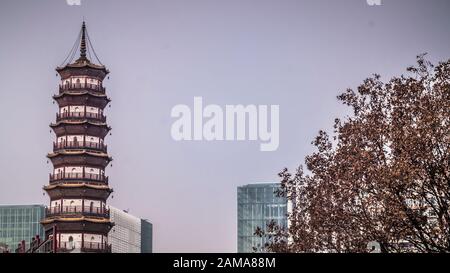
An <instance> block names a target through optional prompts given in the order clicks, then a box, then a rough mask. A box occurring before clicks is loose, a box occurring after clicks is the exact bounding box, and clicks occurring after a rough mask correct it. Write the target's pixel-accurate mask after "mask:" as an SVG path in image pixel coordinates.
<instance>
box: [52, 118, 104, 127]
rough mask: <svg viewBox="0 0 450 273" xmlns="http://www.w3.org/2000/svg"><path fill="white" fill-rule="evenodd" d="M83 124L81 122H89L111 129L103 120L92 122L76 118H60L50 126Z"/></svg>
mask: <svg viewBox="0 0 450 273" xmlns="http://www.w3.org/2000/svg"><path fill="white" fill-rule="evenodd" d="M61 124H62V125H83V124H90V125H94V126H102V127H106V128H107V129H111V127H109V126H108V125H107V124H106V123H105V122H92V121H89V120H87V119H84V120H81V121H78V120H76V121H75V120H74V121H72V120H61V121H58V122H56V123H51V124H50V127H52V128H54V127H58V126H59V125H61Z"/></svg>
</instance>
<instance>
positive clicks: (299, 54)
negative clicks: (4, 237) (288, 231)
mask: <svg viewBox="0 0 450 273" xmlns="http://www.w3.org/2000/svg"><path fill="white" fill-rule="evenodd" d="M449 14H450V1H448V0H435V1H430V0H422V1H419V0H416V1H413V0H382V5H381V6H369V5H367V3H366V1H365V0H342V1H336V0H329V1H319V0H309V1H306V0H305V1H300V0H245V1H242V0H227V1H225V0H222V1H219V0H189V1H188V0H178V1H173V0H158V1H156V0H142V1H136V0H122V1H118V0H82V5H81V6H69V5H67V4H66V1H65V0H39V1H36V0H2V1H1V2H0V37H1V42H0V82H1V87H0V116H1V117H2V118H1V119H0V122H1V124H0V128H1V133H0V204H30V203H38V204H48V196H44V195H43V191H42V186H43V185H44V184H47V183H48V173H50V172H51V171H52V168H51V164H47V159H46V154H47V152H49V151H51V148H52V141H53V140H54V135H53V134H52V133H50V128H49V127H48V125H49V123H50V122H52V121H53V120H54V119H55V113H56V111H57V107H56V105H54V104H53V103H52V98H51V97H52V95H53V94H55V93H56V92H57V85H58V78H57V77H56V72H55V70H54V69H55V67H56V66H58V65H59V64H60V63H61V62H62V61H63V60H64V58H65V57H66V55H67V54H68V52H69V51H70V49H71V47H72V45H73V42H74V41H75V39H76V35H77V34H78V32H79V28H80V26H81V22H82V20H83V17H84V18H85V19H86V21H87V26H88V30H89V34H90V37H91V40H92V42H93V44H94V47H95V49H96V51H97V53H98V55H99V57H100V59H101V60H102V62H103V63H104V64H105V65H106V66H107V67H108V68H109V69H110V70H111V72H112V73H111V78H110V79H109V80H107V81H106V82H105V85H106V86H107V93H108V95H109V96H110V98H111V99H112V103H111V108H108V109H107V116H108V123H109V124H110V125H111V126H112V127H113V130H112V136H108V138H107V141H106V142H107V143H108V145H109V147H108V148H109V152H110V154H111V155H112V157H113V158H114V161H113V166H112V167H108V169H107V174H108V175H109V177H110V183H111V185H112V187H113V188H114V197H113V198H112V199H111V198H110V199H109V203H110V204H112V205H114V206H116V207H119V208H123V209H130V213H132V214H134V215H136V216H138V217H141V218H146V219H148V220H149V221H151V222H152V223H153V224H154V250H155V251H156V252H193V251H195V252H235V251H236V226H237V221H236V214H237V213H236V187H237V186H239V185H243V184H248V183H255V182H268V181H278V177H277V173H278V172H279V171H280V170H282V169H283V168H284V167H289V168H290V169H293V168H295V167H296V166H298V164H300V163H302V162H303V158H304V156H305V155H306V154H308V153H310V152H311V151H312V150H313V148H312V146H311V145H310V143H311V140H312V139H313V137H314V136H315V135H316V134H317V132H318V130H319V129H321V128H323V129H330V128H331V126H332V124H333V120H334V117H337V116H342V115H345V113H346V108H344V107H343V106H341V105H340V104H339V103H338V101H337V100H336V95H338V94H339V93H340V92H342V91H344V90H345V89H346V88H348V87H356V86H357V85H358V84H359V83H361V82H362V81H363V79H364V78H366V77H367V76H369V75H370V74H372V73H380V74H381V75H382V76H383V77H384V78H386V77H391V76H393V75H399V74H401V73H404V71H405V68H406V67H407V66H409V65H412V64H414V62H415V56H416V55H418V54H420V53H423V52H428V53H429V58H430V59H431V60H432V61H434V62H435V61H437V60H444V59H448V58H450V46H449V45H450V16H449ZM194 96H202V97H203V103H204V104H218V105H225V104H244V105H246V104H265V105H273V104H276V105H280V146H279V149H278V150H277V151H275V152H260V151H259V143H257V142H249V141H241V142H175V141H174V140H172V137H171V135H170V127H171V125H172V123H173V122H174V119H173V118H171V117H170V112H171V109H172V107H173V106H175V105H177V104H187V105H190V106H191V107H192V105H193V98H194Z"/></svg>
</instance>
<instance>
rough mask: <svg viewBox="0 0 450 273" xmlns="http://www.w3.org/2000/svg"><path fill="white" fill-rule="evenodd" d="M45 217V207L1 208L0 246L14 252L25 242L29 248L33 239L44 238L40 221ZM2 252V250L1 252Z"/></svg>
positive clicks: (13, 206) (14, 206) (19, 206)
mask: <svg viewBox="0 0 450 273" xmlns="http://www.w3.org/2000/svg"><path fill="white" fill-rule="evenodd" d="M44 217H45V206H43V205H12V206H0V245H1V246H2V248H3V250H5V249H6V248H7V249H8V250H9V251H11V252H13V251H14V250H15V249H16V248H17V246H18V244H19V243H20V242H21V241H22V240H25V244H26V245H27V246H28V245H29V242H30V240H31V238H32V237H34V236H36V235H39V236H40V237H41V238H44V229H43V227H42V225H41V224H40V221H41V220H42V219H43V218H44ZM0 252H2V250H0Z"/></svg>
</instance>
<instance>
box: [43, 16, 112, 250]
mask: <svg viewBox="0 0 450 273" xmlns="http://www.w3.org/2000/svg"><path fill="white" fill-rule="evenodd" d="M78 49H79V50H78ZM78 51H79V58H78V59H76V60H75V61H72V60H73V59H74V56H76V53H78ZM91 53H93V54H95V57H96V58H97V61H98V64H95V63H94V62H92V61H91V60H92V58H91ZM88 56H89V58H88ZM70 57H71V58H70ZM67 60H69V61H68V62H66V61H67ZM56 71H57V72H58V74H59V76H60V78H61V82H60V85H59V92H58V94H56V95H54V96H53V99H54V100H55V101H56V103H57V105H58V113H57V114H56V121H55V122H54V123H52V124H50V127H51V128H52V129H53V131H54V133H55V135H56V136H55V141H54V143H53V151H52V152H50V153H49V154H48V155H47V157H48V158H49V159H50V161H51V163H52V164H53V172H52V173H51V174H50V177H49V184H47V185H46V186H44V190H45V191H46V192H47V194H48V196H49V197H50V204H49V206H48V207H47V209H46V218H45V219H44V220H42V222H41V223H42V225H43V226H44V229H45V232H46V237H47V239H49V238H50V239H51V240H53V241H54V249H53V252H111V245H110V244H108V232H109V230H110V229H111V227H112V225H113V224H112V223H111V221H110V213H109V209H108V207H107V205H106V201H107V199H108V197H109V195H110V194H111V193H112V189H111V188H110V187H109V184H108V177H107V176H106V174H105V168H106V167H107V166H108V164H109V163H110V162H111V160H112V158H111V157H109V156H108V150H107V145H106V144H105V137H106V135H107V134H108V132H109V131H110V130H111V128H110V127H109V126H108V125H107V123H106V117H105V115H104V109H105V107H106V106H107V105H108V103H109V102H110V99H109V98H108V97H107V96H106V93H105V87H103V80H104V79H105V77H106V76H107V75H108V73H109V71H108V70H107V69H106V67H105V66H104V65H103V64H101V62H100V60H98V57H97V55H96V53H95V51H94V49H93V47H92V44H91V42H90V38H89V34H88V32H87V29H86V23H85V22H83V24H82V28H81V31H80V33H79V35H78V38H77V41H76V42H75V45H74V47H73V48H72V50H71V52H70V53H69V56H68V58H66V60H65V61H64V62H63V64H62V65H61V66H59V67H57V68H56Z"/></svg>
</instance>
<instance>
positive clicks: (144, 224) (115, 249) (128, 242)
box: [108, 206, 153, 253]
mask: <svg viewBox="0 0 450 273" xmlns="http://www.w3.org/2000/svg"><path fill="white" fill-rule="evenodd" d="M110 213H111V222H113V223H114V226H113V228H112V229H111V230H110V231H109V234H108V240H109V243H110V244H111V245H112V253H151V252H152V238H153V234H152V224H151V223H149V222H148V221H147V220H143V219H140V218H138V217H136V216H133V215H131V214H128V212H126V211H124V210H121V209H118V208H114V207H111V206H110Z"/></svg>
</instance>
